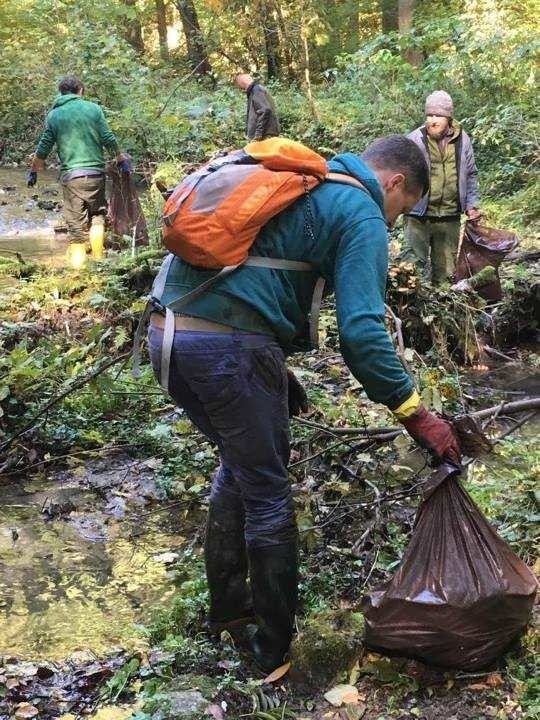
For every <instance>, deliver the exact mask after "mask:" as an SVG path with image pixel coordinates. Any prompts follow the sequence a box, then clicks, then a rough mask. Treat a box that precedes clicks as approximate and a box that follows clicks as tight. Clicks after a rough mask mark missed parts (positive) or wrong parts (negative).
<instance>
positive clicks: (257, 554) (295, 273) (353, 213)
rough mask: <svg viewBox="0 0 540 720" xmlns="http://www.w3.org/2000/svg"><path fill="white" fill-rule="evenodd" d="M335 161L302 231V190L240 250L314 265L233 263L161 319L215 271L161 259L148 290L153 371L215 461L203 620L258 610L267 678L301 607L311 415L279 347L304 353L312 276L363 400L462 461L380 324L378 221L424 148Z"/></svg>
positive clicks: (214, 624) (413, 192) (407, 189)
mask: <svg viewBox="0 0 540 720" xmlns="http://www.w3.org/2000/svg"><path fill="white" fill-rule="evenodd" d="M329 169H330V171H332V172H337V173H341V174H343V175H345V176H347V178H346V179H348V182H347V183H346V182H345V181H343V182H339V181H334V180H327V181H325V182H323V183H322V184H321V185H319V186H317V187H316V188H315V189H314V190H313V191H311V193H310V204H311V213H310V217H311V221H310V227H311V232H309V233H307V232H306V199H305V198H304V197H302V198H300V199H299V200H297V201H295V202H294V203H293V204H292V205H291V206H289V207H288V208H286V209H285V210H283V211H282V212H281V213H279V214H278V215H276V216H275V217H274V218H272V219H271V220H270V221H269V222H268V223H267V224H266V225H265V226H264V227H263V228H262V230H261V231H260V232H259V234H258V236H257V239H256V240H255V243H254V245H253V246H252V249H251V251H250V254H252V255H255V256H259V259H261V257H266V258H272V259H273V260H274V261H275V259H281V260H282V261H283V260H284V259H285V260H289V261H291V260H292V261H296V262H298V261H300V262H303V263H309V264H310V265H311V267H312V270H309V271H304V272H300V271H299V270H292V269H270V268H268V267H261V266H258V267H255V266H242V267H240V268H238V269H237V270H236V271H235V272H233V273H232V274H230V275H228V276H227V277H226V278H224V279H222V280H220V281H219V282H218V283H217V284H216V285H214V286H212V288H211V289H210V290H208V291H207V292H205V293H204V294H202V295H200V296H199V297H197V298H196V299H193V300H191V301H190V302H189V303H188V304H186V305H185V306H184V307H183V308H182V312H181V313H180V314H176V315H174V314H173V311H172V310H170V309H168V310H165V316H164V315H163V311H164V309H165V308H166V306H167V305H170V304H171V303H173V302H174V301H175V300H178V299H179V298H181V297H182V296H184V295H186V294H187V293H188V292H190V291H192V290H194V289H195V288H197V287H198V286H199V285H201V283H202V282H204V281H206V280H208V279H209V278H210V277H212V276H213V275H215V271H212V270H205V269H201V268H197V267H195V266H193V265H190V264H189V263H187V262H184V261H183V260H182V259H181V258H179V257H177V256H175V255H169V256H168V257H167V258H166V259H165V261H164V263H163V265H162V267H161V270H160V272H159V274H158V276H157V278H156V280H155V282H154V287H153V289H152V295H153V297H154V298H156V301H155V303H156V304H155V307H157V308H158V311H156V312H154V313H153V314H152V316H151V319H150V326H149V334H148V341H149V349H150V357H151V360H152V365H153V368H154V372H155V374H156V376H157V377H158V378H159V379H160V382H161V384H162V385H163V386H165V388H166V390H167V391H168V392H169V394H170V395H171V396H172V398H173V399H174V402H175V403H176V404H177V405H178V406H179V407H181V408H183V409H184V411H185V412H186V414H187V415H188V416H189V417H190V418H191V420H192V421H193V422H194V424H195V425H196V426H197V427H198V428H199V429H200V430H201V431H202V432H203V433H204V435H206V437H207V438H209V439H210V440H211V441H212V442H213V443H215V444H216V446H217V448H218V450H219V455H220V460H221V463H220V467H219V469H218V471H217V473H216V475H215V477H214V480H213V483H212V490H211V495H210V507H209V514H208V520H207V532H206V540H205V560H206V572H207V577H208V586H209V591H210V610H209V620H210V625H211V628H213V629H214V630H216V631H220V630H222V629H224V628H228V629H231V628H232V627H234V625H235V624H237V623H240V622H245V620H246V619H247V618H249V617H250V616H253V615H254V616H255V619H256V622H257V624H256V625H253V626H251V628H250V629H251V646H252V649H253V652H254V655H255V658H256V660H257V662H258V664H259V665H260V666H261V667H262V668H263V669H265V670H267V671H270V670H273V669H274V668H275V667H277V666H279V665H281V663H282V662H283V659H284V656H285V654H286V652H287V650H288V648H289V643H290V641H291V637H292V634H293V628H294V617H295V610H296V602H297V583H298V539H297V534H298V533H297V526H296V520H295V513H294V502H293V495H292V491H291V484H290V481H289V478H288V472H287V465H288V462H289V416H290V415H291V414H297V413H298V412H299V411H300V410H305V409H307V408H306V405H307V399H306V395H305V392H304V391H303V389H302V388H301V386H300V385H299V383H298V381H297V380H296V379H295V377H294V375H293V374H292V373H291V372H289V371H287V368H286V365H285V356H286V355H287V354H289V353H291V352H293V351H296V350H306V349H309V322H308V316H309V313H310V306H311V302H312V297H313V293H314V288H315V287H316V286H317V285H318V284H319V283H318V281H317V278H318V277H320V278H323V279H324V280H325V282H326V283H327V287H328V291H329V292H334V294H335V303H336V313H337V322H338V327H339V334H340V345H341V352H342V353H343V357H344V359H345V362H346V363H347V365H348V367H349V368H350V370H351V372H352V373H353V375H354V376H355V377H356V378H357V379H358V380H359V381H360V382H361V383H362V385H363V387H364V390H365V391H366V393H367V395H368V397H369V398H371V399H372V400H374V401H375V402H380V403H383V404H384V405H386V406H387V407H388V408H389V409H390V410H391V411H392V412H393V413H394V416H395V417H396V419H397V420H398V421H400V422H402V423H403V425H404V426H405V428H406V429H407V431H408V432H409V433H410V435H411V436H412V437H413V438H414V439H415V440H416V441H417V442H419V443H420V444H421V445H423V446H424V447H426V448H428V449H429V450H430V451H431V452H432V454H433V455H434V456H435V457H436V458H438V459H441V458H443V457H445V458H448V459H449V460H451V461H453V462H454V463H459V461H460V450H459V446H458V442H457V440H456V437H455V434H454V432H453V430H452V427H451V426H450V424H449V423H448V422H447V421H446V420H443V419H442V418H440V417H438V416H437V415H435V414H433V413H431V412H429V411H428V410H427V409H426V408H425V407H424V406H423V405H422V404H421V402H420V397H419V395H418V392H417V391H416V389H415V387H414V383H413V381H412V379H411V378H410V377H409V375H408V374H407V372H406V371H405V370H404V368H403V365H402V363H401V362H400V360H399V358H398V356H397V354H396V351H395V349H394V347H393V345H392V341H391V339H390V336H389V334H388V332H387V329H386V326H385V288H386V276H387V270H388V235H387V226H392V225H393V223H394V222H395V220H396V218H397V217H398V215H400V214H401V213H402V212H404V211H405V212H410V210H411V209H412V208H413V207H414V206H415V205H416V204H417V202H418V201H419V200H420V198H421V197H422V195H423V194H424V193H425V192H426V191H427V185H428V169H427V166H426V163H425V160H424V158H423V155H422V152H421V151H420V150H419V149H418V148H417V146H416V145H415V144H414V143H413V142H412V141H411V140H408V139H407V138H405V137H404V136H402V135H395V136H391V137H388V138H382V139H380V140H378V141H376V142H374V143H373V144H372V145H370V146H369V147H368V148H367V149H366V151H365V152H364V153H363V155H362V156H357V155H353V154H352V153H344V154H342V155H338V156H336V157H335V158H334V159H333V160H332V161H330V162H329ZM351 183H353V184H351ZM359 185H360V187H359ZM171 315H172V326H171V323H170V320H171ZM166 348H168V350H167V349H166ZM165 371H166V377H167V379H166V381H164V380H163V373H164V372H165ZM248 573H249V578H250V592H249V591H248V585H247V576H248Z"/></svg>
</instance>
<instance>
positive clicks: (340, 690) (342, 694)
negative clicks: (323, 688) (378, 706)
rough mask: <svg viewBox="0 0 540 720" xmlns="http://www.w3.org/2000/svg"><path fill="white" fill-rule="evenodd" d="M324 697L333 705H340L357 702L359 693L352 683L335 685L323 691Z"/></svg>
mask: <svg viewBox="0 0 540 720" xmlns="http://www.w3.org/2000/svg"><path fill="white" fill-rule="evenodd" d="M324 699H325V700H326V701H327V702H329V703H330V704H331V705H333V706H334V707H341V706H342V705H355V704H357V703H358V701H359V699H360V695H359V693H358V690H357V689H356V688H355V687H354V685H336V686H335V687H333V688H332V689H331V690H329V691H328V692H327V693H325V695H324Z"/></svg>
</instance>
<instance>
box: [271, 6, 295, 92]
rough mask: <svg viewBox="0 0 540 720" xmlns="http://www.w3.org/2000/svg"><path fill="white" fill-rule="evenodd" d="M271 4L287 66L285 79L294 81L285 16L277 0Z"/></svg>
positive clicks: (290, 40)
mask: <svg viewBox="0 0 540 720" xmlns="http://www.w3.org/2000/svg"><path fill="white" fill-rule="evenodd" d="M273 5H274V7H275V10H276V15H277V21H278V25H279V30H280V33H281V40H282V41H283V42H282V44H281V45H282V48H283V56H284V59H285V66H286V68H287V79H288V80H289V82H294V81H295V80H296V77H295V73H294V63H293V56H292V52H291V47H292V46H293V42H292V39H291V36H290V33H289V30H288V27H287V23H286V22H285V18H284V16H283V11H282V10H281V5H280V4H279V0H273Z"/></svg>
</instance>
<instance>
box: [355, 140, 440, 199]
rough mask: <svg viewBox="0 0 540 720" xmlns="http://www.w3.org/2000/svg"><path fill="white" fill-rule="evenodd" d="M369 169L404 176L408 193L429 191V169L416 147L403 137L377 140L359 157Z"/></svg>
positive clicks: (423, 193)
mask: <svg viewBox="0 0 540 720" xmlns="http://www.w3.org/2000/svg"><path fill="white" fill-rule="evenodd" d="M360 157H361V158H362V160H364V161H365V162H366V163H367V164H368V165H369V166H370V167H372V168H375V169H377V170H391V171H393V172H401V173H403V174H404V175H405V188H406V189H407V191H408V192H414V191H416V190H419V189H421V190H422V195H425V194H426V193H427V192H428V191H429V168H428V165H427V163H426V160H425V158H424V156H423V154H422V151H421V150H420V148H419V147H418V145H417V144H416V143H415V142H413V141H412V140H409V138H407V137H405V135H388V136H387V137H382V138H378V139H377V140H375V141H374V142H372V143H371V145H368V147H367V148H366V149H365V150H364V152H363V153H362V154H361V156H360Z"/></svg>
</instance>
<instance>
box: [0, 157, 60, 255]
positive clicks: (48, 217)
mask: <svg viewBox="0 0 540 720" xmlns="http://www.w3.org/2000/svg"><path fill="white" fill-rule="evenodd" d="M57 178H58V173H57V172H55V171H52V170H47V171H45V172H42V173H39V175H38V184H37V185H35V186H34V187H33V188H27V187H26V181H25V170H24V169H21V168H5V167H0V255H4V256H7V257H10V256H11V255H12V254H13V253H20V254H21V255H22V257H23V259H25V260H31V259H38V260H40V261H41V262H49V263H52V264H54V263H57V262H59V261H60V259H61V258H63V257H64V255H65V251H66V247H67V236H66V234H65V233H55V232H54V227H55V226H56V225H61V224H62V213H61V210H60V203H61V199H62V197H61V190H60V188H59V185H58V180H57Z"/></svg>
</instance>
